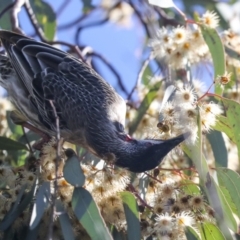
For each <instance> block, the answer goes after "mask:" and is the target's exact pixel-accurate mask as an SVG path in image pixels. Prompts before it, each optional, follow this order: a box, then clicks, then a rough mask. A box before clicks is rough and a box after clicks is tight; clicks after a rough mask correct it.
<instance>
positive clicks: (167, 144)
mask: <svg viewBox="0 0 240 240" xmlns="http://www.w3.org/2000/svg"><path fill="white" fill-rule="evenodd" d="M188 135H189V134H188V133H186V134H182V135H179V136H177V137H175V138H171V139H168V140H156V139H148V140H135V139H132V138H130V137H129V138H127V139H126V142H125V149H124V151H121V152H119V154H117V155H116V162H115V164H116V165H117V166H119V167H123V168H127V169H128V170H129V171H132V172H144V171H148V170H151V169H153V168H155V167H157V166H158V165H159V164H160V163H161V161H162V159H163V158H164V157H165V156H166V155H167V154H168V153H169V152H170V151H171V150H172V149H173V148H174V147H176V146H177V145H178V144H180V143H181V142H182V141H184V140H185V138H186V137H188Z"/></svg>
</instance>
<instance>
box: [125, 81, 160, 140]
mask: <svg viewBox="0 0 240 240" xmlns="http://www.w3.org/2000/svg"><path fill="white" fill-rule="evenodd" d="M161 85H162V81H160V82H157V83H155V84H154V85H153V86H152V87H151V88H150V89H149V92H148V93H147V94H146V96H145V97H144V99H143V100H142V102H141V105H140V106H139V108H138V111H137V114H136V116H135V118H134V119H133V121H132V123H131V125H130V127H129V134H130V135H132V134H133V133H134V132H135V131H136V129H137V127H138V125H139V123H140V122H141V120H142V118H143V116H144V115H145V113H146V112H147V110H148V108H149V106H150V104H151V103H152V101H153V100H154V99H155V98H156V97H157V92H158V90H159V88H160V87H161Z"/></svg>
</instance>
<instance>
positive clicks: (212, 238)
mask: <svg viewBox="0 0 240 240" xmlns="http://www.w3.org/2000/svg"><path fill="white" fill-rule="evenodd" d="M200 230H201V237H202V239H205V240H226V238H225V237H224V235H223V234H222V232H221V231H220V229H219V228H218V227H217V226H216V225H215V224H213V223H211V222H203V223H202V224H201V228H200ZM228 240H230V239H228Z"/></svg>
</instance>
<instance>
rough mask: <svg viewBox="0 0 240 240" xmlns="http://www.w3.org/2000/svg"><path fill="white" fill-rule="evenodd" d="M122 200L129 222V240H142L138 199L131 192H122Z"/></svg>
mask: <svg viewBox="0 0 240 240" xmlns="http://www.w3.org/2000/svg"><path fill="white" fill-rule="evenodd" d="M120 196H121V199H122V201H123V207H124V212H125V216H126V220H127V226H128V227H127V235H128V239H132V240H134V239H136V240H139V239H141V229H140V222H139V211H138V206H137V202H136V199H135V197H134V195H133V194H132V193H130V192H127V191H125V192H121V193H120Z"/></svg>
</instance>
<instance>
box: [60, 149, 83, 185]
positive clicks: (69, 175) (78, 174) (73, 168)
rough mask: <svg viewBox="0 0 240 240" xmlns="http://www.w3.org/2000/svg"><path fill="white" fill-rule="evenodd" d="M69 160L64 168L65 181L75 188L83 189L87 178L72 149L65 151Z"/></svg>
mask: <svg viewBox="0 0 240 240" xmlns="http://www.w3.org/2000/svg"><path fill="white" fill-rule="evenodd" d="M65 153H66V155H67V157H68V158H67V160H66V162H65V165H64V168H63V176H64V178H65V180H66V181H67V182H68V183H70V184H71V185H73V186H75V187H81V186H82V185H83V184H84V182H85V176H84V173H83V171H82V168H81V166H80V160H79V158H78V157H77V155H76V154H75V152H74V151H73V150H72V149H68V150H66V151H65Z"/></svg>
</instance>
